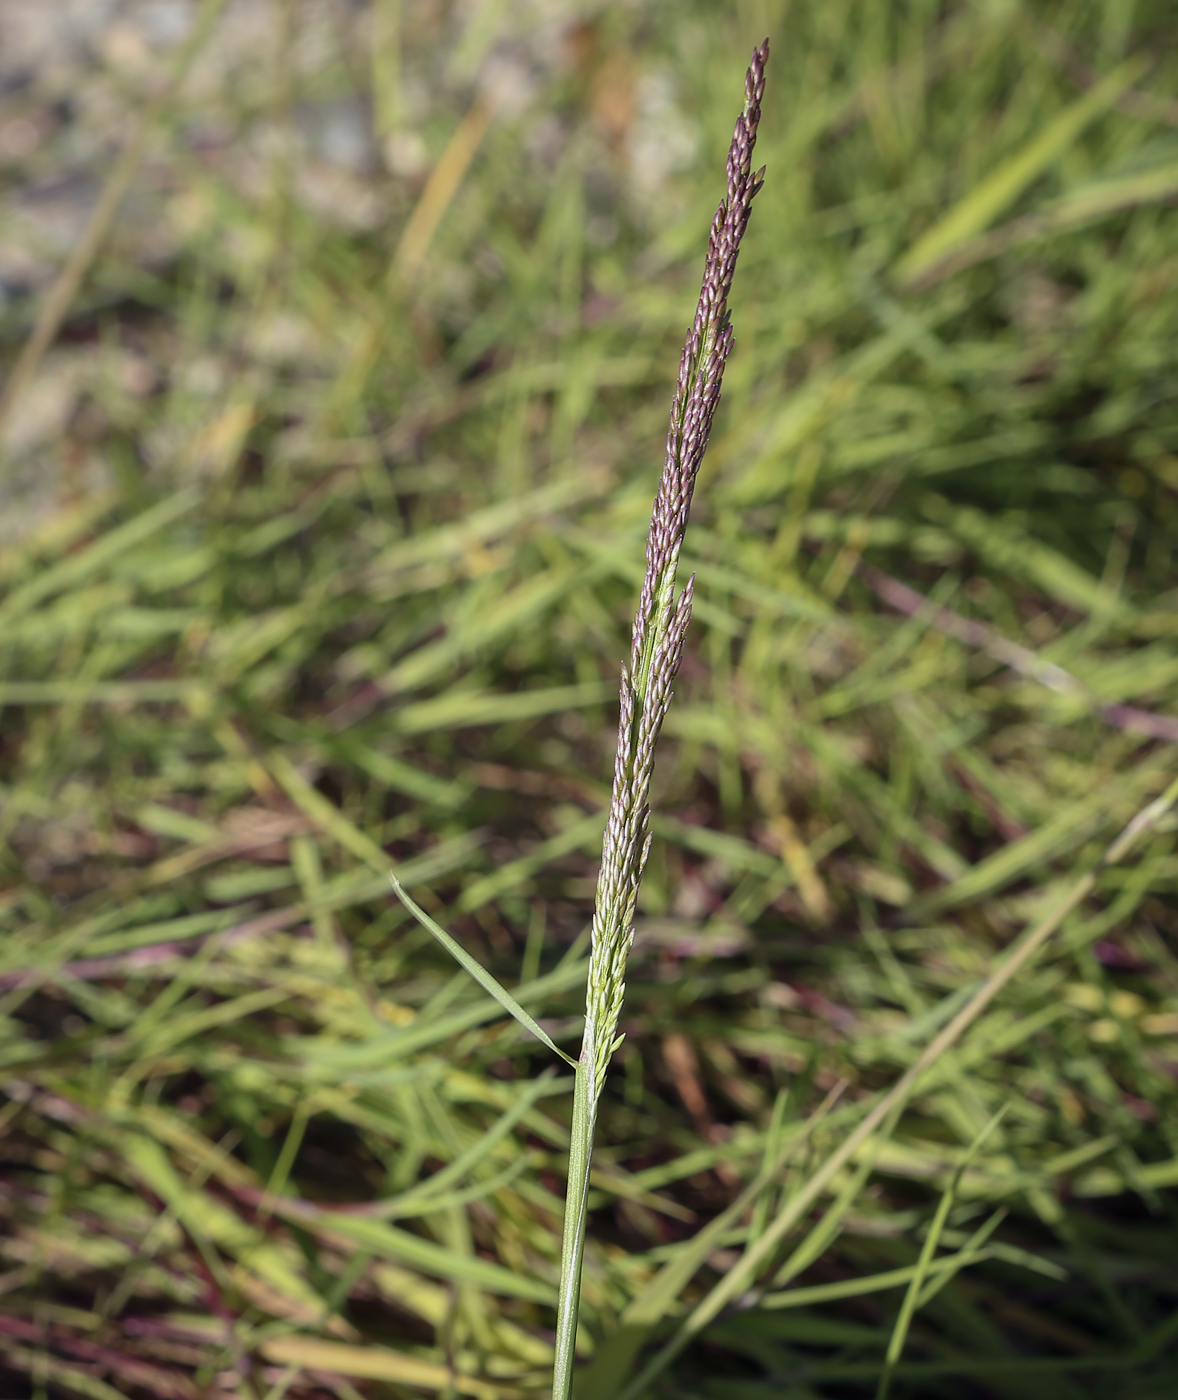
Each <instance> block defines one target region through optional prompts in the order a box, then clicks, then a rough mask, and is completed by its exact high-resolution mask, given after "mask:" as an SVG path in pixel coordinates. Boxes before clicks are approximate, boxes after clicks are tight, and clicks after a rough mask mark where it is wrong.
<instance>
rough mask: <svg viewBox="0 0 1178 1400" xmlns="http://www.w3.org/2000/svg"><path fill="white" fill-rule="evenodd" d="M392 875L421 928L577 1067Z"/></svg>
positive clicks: (510, 1012) (512, 1013)
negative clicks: (410, 896) (430, 934)
mask: <svg viewBox="0 0 1178 1400" xmlns="http://www.w3.org/2000/svg"><path fill="white" fill-rule="evenodd" d="M389 879H390V880H391V881H392V885H393V890H394V891H395V893H396V896H397V898H398V899H399V900H400V901H401V903H402V904H403V905H404V906H405V908H406V909H408V910H409V912H410V913H411V914H412V915H413V917H414V918H415V919H416V920H417V922H418V923H419V924H420V925H421V926H422V928H424V929H426V930H427V931H428V932H429V933H432V934H433V936H434V937H435V938H436V939H437V940H438V942H439V943H440V944H441V945H442V947H443V948H445V950H446V952H447V953H449V954H450V956H451V957H452V958H453V959H454V961H455V962H456V963H458V964H459V966H460V967H463V968H465V969H466V971H467V972H469V973H470V975H471V976H472V977H473V978H474V980H475V981H476V982H477V983H478V984H479V986H480V987H482V989H483V990H484V991H485V992H489V993H490V994H491V995H492V996H493V997H494V998H495V1000H496V1001H497V1002H498V1003H499V1005H500V1006H501V1007H502V1008H503V1009H504V1011H506V1012H507V1014H508V1015H509V1016H514V1017H515V1019H516V1020H517V1021H518V1022H519V1023H520V1025H521V1026H523V1027H524V1028H525V1029H526V1030H529V1031H531V1033H532V1034H533V1035H534V1036H535V1037H536V1039H537V1040H538V1041H540V1042H541V1044H543V1045H547V1046H548V1048H549V1050H551V1051H552V1053H553V1054H554V1055H559V1056H560V1058H561V1059H562V1060H563V1061H564V1062H565V1064H566V1065H572V1067H573V1068H574V1069H576V1067H577V1062H576V1060H574V1059H573V1058H572V1056H571V1055H566V1054H565V1052H564V1051H563V1050H562V1049H561V1048H560V1046H559V1045H557V1043H556V1042H555V1041H554V1040H553V1039H552V1037H551V1036H550V1035H549V1034H548V1032H547V1031H545V1030H544V1029H543V1028H542V1027H541V1026H540V1025H539V1023H538V1022H537V1021H535V1020H534V1019H533V1018H532V1017H531V1016H530V1015H529V1014H528V1013H527V1012H526V1011H525V1010H524V1009H523V1007H522V1006H521V1005H520V1004H519V1002H518V1001H516V999H515V998H514V997H513V996H512V995H511V993H510V992H509V991H508V990H507V988H506V987H504V986H503V985H502V983H500V982H497V981H496V980H495V978H494V977H492V976H491V974H490V973H489V972H488V971H487V970H486V968H485V967H483V966H482V964H481V963H478V962H476V961H475V959H474V958H472V957H471V955H470V954H469V953H468V952H467V951H466V949H465V948H463V947H462V945H461V944H459V943H456V942H455V940H454V939H453V938H451V937H450V935H449V934H448V933H447V932H446V930H445V929H444V928H442V926H441V925H440V924H438V923H435V922H434V920H433V919H431V918H430V916H429V915H428V914H427V913H426V912H425V910H424V909H422V908H421V906H420V905H418V904H415V903H414V902H413V900H412V899H410V898H409V896H408V895H407V894H406V893H405V891H404V889H403V888H402V887H401V882H400V881H399V880H398V879H397V877H396V876H395V875H394V874H392V873H391V872H390V874H389Z"/></svg>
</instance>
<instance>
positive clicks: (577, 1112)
mask: <svg viewBox="0 0 1178 1400" xmlns="http://www.w3.org/2000/svg"><path fill="white" fill-rule="evenodd" d="M594 1058H595V1056H594V1046H593V1038H592V1033H591V1031H589V1029H588V1028H586V1035H585V1040H584V1043H583V1045H582V1046H581V1058H580V1060H578V1062H577V1077H576V1080H575V1082H574V1087H573V1124H572V1141H571V1142H570V1144H569V1183H568V1192H567V1194H566V1196H565V1205H564V1243H563V1244H562V1246H561V1251H560V1296H559V1299H558V1303H557V1314H556V1361H555V1365H554V1367H553V1373H552V1400H570V1397H571V1395H572V1393H573V1367H574V1365H575V1364H576V1348H577V1314H578V1312H579V1311H580V1305H581V1262H582V1260H583V1259H584V1257H585V1217H586V1213H587V1209H588V1201H589V1168H590V1166H591V1165H592V1161H593V1129H594V1127H595V1125H596V1122H597V1096H596V1093H595V1084H594V1080H595V1078H596V1074H595V1070H594Z"/></svg>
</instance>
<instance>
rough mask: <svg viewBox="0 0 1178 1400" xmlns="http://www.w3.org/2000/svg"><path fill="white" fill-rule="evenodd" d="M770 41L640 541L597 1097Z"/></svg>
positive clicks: (731, 169)
mask: <svg viewBox="0 0 1178 1400" xmlns="http://www.w3.org/2000/svg"><path fill="white" fill-rule="evenodd" d="M768 56H769V41H768V40H766V41H765V42H764V43H763V44H762V45H761V46H760V48H758V49H754V51H753V58H752V63H751V64H750V65H749V70H748V73H747V75H746V77H745V100H744V109H743V111H742V112H741V114H740V117H739V118H738V119H737V123H736V130H735V131H734V133H733V136H732V146H731V148H730V149H729V152H728V193H727V195H726V196H725V198H724V199H723V200H722V201H721V203H720V207H719V208H718V209H717V210H716V217H715V218H714V219H713V220H712V231H711V237H710V239H709V240H708V253H707V260H706V262H705V264H704V277H703V287H702V289H701V291H700V297H699V305H698V307H697V308H696V312H695V321H694V322H693V324H692V327H691V330H690V331H689V332H688V336H687V342H686V344H685V345H684V347H683V355H682V357H681V359H680V362H679V379H678V383H677V384H676V386H675V397H674V399H673V401H672V405H671V423H670V429H669V431H668V433H667V456H666V462H665V464H664V466H663V473H662V476H661V478H660V480H659V485H658V491H657V493H656V495H655V502H654V513H653V515H652V517H651V522H650V535H649V537H648V539H647V545H646V576H645V578H644V579H643V583H642V593H641V595H640V597H639V601H638V608H637V611H636V613H635V617H634V629H633V637H632V646H631V653H630V666H629V669H628V670H627V669H623V672H622V685H621V715H620V718H619V722H618V750H617V758H616V760H615V764H614V781H613V793H612V796H611V798H610V808H609V818H608V821H607V823H606V829H605V841H604V846H603V850H602V863H601V873H600V875H599V876H598V883H597V901H596V908H595V910H594V915H593V935H592V936H593V945H592V951H591V955H590V961H589V984H588V996H587V1003H586V1015H585V1041H584V1044H583V1046H582V1050H581V1059H582V1064H583V1065H586V1066H588V1067H591V1068H592V1072H593V1092H592V1095H591V1101H592V1102H596V1099H597V1096H598V1094H599V1093H600V1089H601V1083H602V1078H603V1076H604V1073H605V1068H606V1066H607V1064H608V1063H609V1060H610V1057H611V1055H612V1054H613V1052H614V1050H615V1049H616V1046H617V1043H618V1042H617V1039H616V1036H617V1025H618V1017H619V1015H620V1013H621V1009H622V997H623V995H624V993H625V972H626V959H627V957H628V955H629V952H630V944H631V941H632V938H633V926H634V909H635V904H636V901H637V899H638V886H639V883H640V882H641V879H642V872H643V869H644V868H645V865H646V857H647V854H648V853H649V850H650V809H649V807H648V805H647V794H648V793H649V790H650V779H651V774H652V772H653V769H654V750H655V744H656V743H657V741H658V736H659V730H660V728H661V727H662V722H663V717H664V716H665V715H666V713H667V707H668V705H669V704H670V702H671V686H672V684H673V682H674V680H675V676H676V673H677V672H678V670H679V663H680V661H681V659H682V656H683V644H684V640H685V638H686V636H687V627H688V623H689V622H690V621H691V600H692V594H693V590H694V584H695V578H694V575H693V576H692V578H691V579H689V580H688V582H687V585H686V587H685V588H684V589H683V591H682V592H681V593H680V594H679V595H678V597H676V596H675V575H676V571H677V569H678V564H679V551H680V549H681V548H682V545H683V535H684V532H685V530H686V528H687V518H688V514H689V512H690V510H691V496H692V492H693V490H694V489H695V478H696V475H697V473H698V472H699V466H700V462H701V461H702V460H703V455H704V450H705V448H706V447H707V445H708V435H709V433H710V432H711V427H712V418H713V416H714V415H715V412H716V405H717V404H718V403H719V401H720V381H721V379H722V378H723V375H724V365H725V363H726V362H727V359H728V356H729V354H730V353H731V350H732V327H731V325H730V323H729V317H728V294H729V292H730V291H731V289H732V278H733V274H734V272H735V270H736V257H737V253H738V251H739V249H740V240H741V238H742V237H743V236H744V231H745V228H746V226H747V224H748V219H749V213H750V211H751V209H752V202H753V197H754V196H755V195H756V193H757V191H758V190H759V189H760V188H761V185H762V184H763V182H764V180H763V177H764V173H765V172H764V170H763V169H761V170H759V171H757V172H756V173H755V174H754V173H753V170H752V154H753V145H754V143H755V141H756V139H757V125H758V123H759V121H760V119H761V96H762V93H763V92H764V87H765V76H764V73H765V61H766V59H767V58H768Z"/></svg>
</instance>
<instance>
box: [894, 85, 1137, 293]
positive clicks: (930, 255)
mask: <svg viewBox="0 0 1178 1400" xmlns="http://www.w3.org/2000/svg"><path fill="white" fill-rule="evenodd" d="M1143 69H1144V63H1143V62H1142V61H1141V60H1140V59H1132V60H1130V61H1129V62H1128V63H1123V64H1122V65H1121V66H1120V67H1119V68H1117V69H1116V70H1115V71H1114V72H1112V73H1110V74H1109V75H1108V77H1106V78H1105V79H1104V81H1103V82H1100V83H1098V84H1097V85H1096V87H1094V88H1093V89H1092V91H1091V92H1088V93H1085V94H1084V96H1083V97H1081V98H1079V99H1077V101H1075V102H1074V103H1072V105H1071V106H1070V107H1067V108H1065V109H1064V111H1062V112H1061V113H1060V114H1059V115H1058V116H1057V117H1056V118H1055V120H1054V121H1053V122H1051V123H1050V124H1049V125H1048V126H1047V128H1046V130H1045V131H1042V132H1040V134H1039V135H1038V136H1036V137H1034V139H1033V140H1031V141H1029V142H1028V143H1027V144H1026V145H1025V146H1024V147H1023V148H1022V150H1020V151H1017V152H1016V153H1015V154H1014V155H1013V156H1010V157H1009V158H1008V159H1007V160H1005V161H1003V162H1002V164H1001V165H999V166H998V168H997V169H996V170H992V171H991V172H990V174H989V175H987V176H986V177H985V179H983V180H982V181H981V182H980V183H979V184H978V185H976V186H975V187H974V188H973V189H972V190H971V191H970V192H969V194H967V195H966V196H965V197H964V198H963V199H962V200H961V201H960V202H959V203H958V204H956V205H955V206H954V207H953V208H952V209H951V210H950V211H949V212H948V213H947V214H946V215H945V216H944V217H943V218H942V219H940V220H939V221H938V222H937V223H935V224H934V225H933V227H932V228H931V229H929V231H928V232H927V233H926V234H925V235H924V236H923V237H922V238H920V239H918V240H917V242H916V245H915V247H913V248H912V249H911V251H910V252H909V253H908V254H907V255H906V256H905V257H903V258H901V260H900V262H899V264H898V265H897V267H896V277H897V279H898V280H899V281H900V282H902V283H904V282H913V281H915V280H916V279H917V278H918V277H919V276H920V275H921V274H922V273H924V272H925V271H926V270H927V269H928V268H930V267H931V266H932V265H933V264H934V263H936V262H938V261H939V260H940V259H941V258H943V257H945V256H946V254H948V253H950V252H952V251H953V249H955V248H956V247H957V246H958V245H959V244H961V243H964V242H965V241H966V240H967V239H969V238H973V237H974V236H975V235H976V234H979V233H981V231H982V230H983V229H985V228H986V227H987V226H988V225H989V224H990V223H991V222H992V221H993V220H994V219H995V218H997V217H998V215H999V214H1001V213H1002V211H1003V210H1004V209H1005V208H1007V206H1008V205H1010V204H1012V203H1013V202H1014V201H1015V200H1016V199H1017V198H1018V197H1019V195H1020V194H1022V192H1023V190H1025V189H1026V188H1027V186H1028V185H1029V184H1030V183H1031V182H1032V180H1035V179H1036V178H1037V177H1038V176H1039V175H1041V174H1042V173H1043V172H1044V171H1045V170H1046V169H1048V167H1049V166H1050V165H1051V164H1052V162H1053V161H1056V160H1058V159H1059V157H1060V156H1061V155H1063V153H1064V152H1065V151H1066V150H1067V149H1068V147H1069V146H1070V145H1071V144H1072V143H1073V142H1074V141H1075V139H1076V138H1077V137H1078V136H1079V135H1080V133H1081V132H1082V131H1083V130H1084V128H1085V127H1086V126H1087V125H1088V123H1089V122H1090V121H1092V120H1093V118H1095V117H1098V116H1099V115H1100V114H1101V112H1104V111H1107V110H1108V108H1109V107H1111V106H1112V105H1113V103H1114V102H1115V101H1116V100H1117V98H1118V97H1120V95H1121V94H1122V93H1123V92H1124V91H1125V89H1126V88H1127V87H1129V86H1130V85H1131V84H1132V83H1133V82H1134V81H1135V80H1136V79H1137V78H1139V77H1140V76H1141V73H1142V71H1143Z"/></svg>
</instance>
